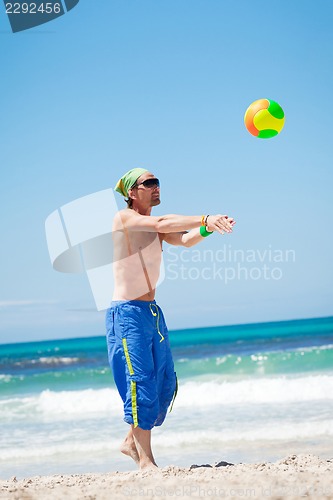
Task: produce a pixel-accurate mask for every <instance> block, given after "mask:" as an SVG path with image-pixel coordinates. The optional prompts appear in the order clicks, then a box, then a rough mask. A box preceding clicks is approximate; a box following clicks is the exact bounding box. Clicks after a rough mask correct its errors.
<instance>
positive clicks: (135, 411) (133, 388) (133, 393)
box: [123, 338, 138, 427]
mask: <svg viewBox="0 0 333 500" xmlns="http://www.w3.org/2000/svg"><path fill="white" fill-rule="evenodd" d="M123 348H124V353H125V358H126V363H127V366H128V371H129V373H130V375H134V370H133V366H132V363H131V358H130V356H129V352H128V347H127V340H126V339H125V338H124V339H123ZM131 399H132V414H133V422H134V427H137V426H138V408H137V401H136V382H135V381H134V380H131Z"/></svg>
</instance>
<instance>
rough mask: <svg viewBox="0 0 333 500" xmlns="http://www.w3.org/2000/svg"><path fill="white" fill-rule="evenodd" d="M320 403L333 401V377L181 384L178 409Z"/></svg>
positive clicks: (319, 376) (252, 379)
mask: <svg viewBox="0 0 333 500" xmlns="http://www.w3.org/2000/svg"><path fill="white" fill-rule="evenodd" d="M317 400H333V375H317V376H304V377H297V378H288V377H282V376H281V377H274V378H273V377H271V378H258V379H254V378H251V379H245V380H241V381H238V382H229V381H228V382H227V381H225V382H217V381H214V380H212V381H207V382H201V383H200V382H186V383H185V384H180V391H179V397H177V406H184V407H193V406H195V407H207V406H218V405H230V404H239V403H251V404H256V403H289V402H300V401H317Z"/></svg>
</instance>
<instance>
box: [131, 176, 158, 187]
mask: <svg viewBox="0 0 333 500" xmlns="http://www.w3.org/2000/svg"><path fill="white" fill-rule="evenodd" d="M141 185H142V186H144V187H146V188H153V187H160V181H159V179H156V178H154V179H146V180H145V181H142V182H139V183H138V184H136V185H135V186H133V187H138V186H141Z"/></svg>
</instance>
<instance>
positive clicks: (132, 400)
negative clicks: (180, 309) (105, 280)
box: [106, 300, 177, 430]
mask: <svg viewBox="0 0 333 500" xmlns="http://www.w3.org/2000/svg"><path fill="white" fill-rule="evenodd" d="M106 331H107V334H106V336H107V346H108V356H109V362H110V366H111V369H112V372H113V377H114V381H115V384H116V386H117V389H118V391H119V394H120V396H121V398H122V400H123V403H124V420H125V422H127V423H128V424H133V425H134V426H135V427H137V426H138V427H140V428H141V429H144V430H150V429H152V428H153V427H154V426H158V425H161V424H162V423H163V421H164V419H165V416H166V413H167V410H168V407H169V405H170V404H171V402H172V400H173V398H174V397H175V396H176V393H177V377H176V373H175V371H174V364H173V360H172V355H171V350H170V344H169V338H168V329H167V326H166V324H165V319H164V316H163V313H162V310H161V308H160V307H159V306H158V305H157V304H156V302H155V300H154V301H152V302H146V301H143V300H129V301H123V300H119V301H113V302H111V307H110V308H109V309H108V310H107V312H106Z"/></svg>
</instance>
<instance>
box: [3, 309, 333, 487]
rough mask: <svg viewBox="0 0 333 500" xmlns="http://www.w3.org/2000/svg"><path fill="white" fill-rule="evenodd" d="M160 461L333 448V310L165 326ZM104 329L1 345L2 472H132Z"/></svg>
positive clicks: (234, 459) (250, 458) (329, 452)
mask: <svg viewBox="0 0 333 500" xmlns="http://www.w3.org/2000/svg"><path fill="white" fill-rule="evenodd" d="M169 335H170V343H171V347H172V351H173V356H174V361H175V368H176V371H177V375H178V381H179V390H178V395H177V397H176V400H175V403H174V407H173V410H172V412H171V413H169V414H168V416H167V419H166V421H165V423H164V424H163V426H162V427H159V428H155V429H154V430H153V431H152V440H153V451H154V454H155V458H156V461H157V463H158V464H159V465H160V466H161V467H163V466H166V465H171V464H173V465H179V466H190V465H191V464H193V463H197V464H203V463H211V464H213V463H214V462H217V461H221V460H225V461H227V462H231V463H238V462H255V461H264V460H271V461H274V460H277V459H280V458H282V457H284V456H286V455H288V454H290V453H300V452H302V453H304V452H305V453H314V454H317V455H320V456H321V457H326V458H333V420H332V415H333V317H330V318H317V319H309V320H295V321H283V322H275V323H259V324H250V325H237V326H227V327H226V326H224V327H222V326H221V327H210V328H198V329H188V330H178V331H171V332H170V334H169ZM122 419H123V415H122V402H121V399H120V397H119V395H118V392H117V390H116V388H115V385H114V382H113V378H112V373H111V371H110V368H109V365H108V359H107V350H106V341H105V337H91V338H82V339H67V340H52V341H44V342H29V343H21V344H10V345H9V344H6V345H0V424H1V432H0V479H8V478H10V477H11V476H14V475H15V476H16V477H17V478H22V477H27V476H31V475H45V474H69V473H79V472H106V471H115V470H119V471H125V470H134V469H136V466H135V464H134V462H133V463H132V461H131V459H130V458H128V457H125V456H123V455H121V453H120V452H119V451H118V448H119V446H120V444H121V442H122V440H123V438H124V436H125V434H126V432H127V430H128V424H126V423H124V422H123V420H122Z"/></svg>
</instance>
